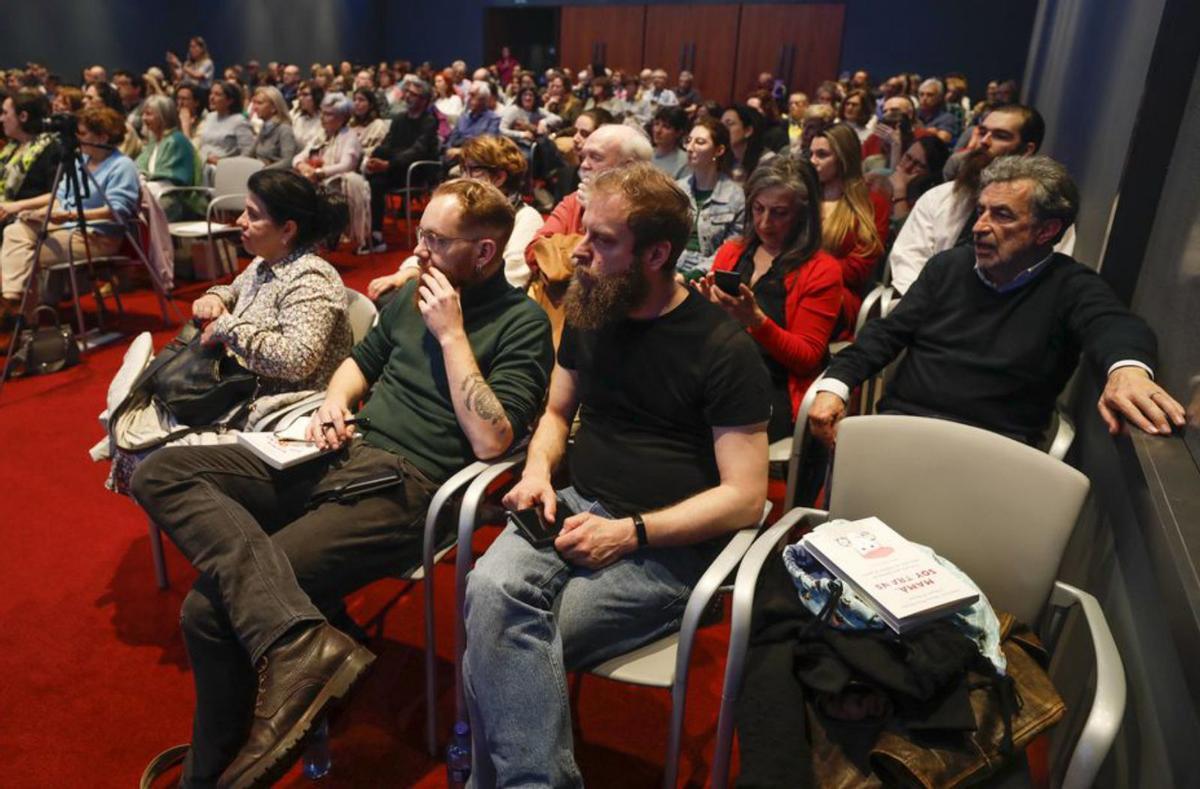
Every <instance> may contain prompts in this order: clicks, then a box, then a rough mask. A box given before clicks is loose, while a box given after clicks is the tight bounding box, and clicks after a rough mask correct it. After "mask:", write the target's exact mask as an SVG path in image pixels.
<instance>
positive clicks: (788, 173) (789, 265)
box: [742, 153, 821, 271]
mask: <svg viewBox="0 0 1200 789" xmlns="http://www.w3.org/2000/svg"><path fill="white" fill-rule="evenodd" d="M742 189H743V191H744V192H745V194H746V219H745V225H744V226H743V232H742V237H743V238H745V239H747V240H749V241H758V231H757V230H756V229H755V227H754V201H755V200H756V199H757V198H758V196H759V195H761V194H762V193H763V192H766V191H767V190H769V189H783V190H785V191H787V192H790V193H791V195H792V201H793V205H794V207H795V209H796V220H795V221H796V226H795V227H794V228H793V229H792V231H791V233H790V234H789V237H788V238H787V240H786V241H785V242H784V247H785V249H784V252H783V254H782V255H780V261H779V262H780V265H781V266H782V267H783V269H784V271H791V270H792V269H794V268H796V267H797V266H799V265H801V264H802V263H804V262H805V261H806V260H808V259H809V258H811V257H812V256H813V255H814V254H815V253H816V251H817V250H818V249H820V248H821V185H820V181H818V180H817V172H816V170H814V169H813V166H812V164H810V163H809V162H808V160H807V159H805V158H804V157H803V156H798V155H796V154H793V153H787V154H783V155H779V156H774V157H772V158H770V159H768V160H766V161H764V162H761V163H760V164H759V165H758V167H755V168H754V171H753V172H752V173H750V176H749V177H748V178H747V179H746V182H745V183H744V184H743V185H742Z"/></svg>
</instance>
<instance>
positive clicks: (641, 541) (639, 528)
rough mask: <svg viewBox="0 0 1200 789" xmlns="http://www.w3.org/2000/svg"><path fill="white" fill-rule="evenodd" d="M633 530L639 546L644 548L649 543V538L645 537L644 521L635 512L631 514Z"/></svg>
mask: <svg viewBox="0 0 1200 789" xmlns="http://www.w3.org/2000/svg"><path fill="white" fill-rule="evenodd" d="M633 530H634V531H636V532H637V542H638V547H639V548H645V547H646V546H647V545H649V544H650V540H648V539H647V538H646V521H645V520H643V519H642V516H641V515H639V514H637V513H636V512H635V513H634V514H633Z"/></svg>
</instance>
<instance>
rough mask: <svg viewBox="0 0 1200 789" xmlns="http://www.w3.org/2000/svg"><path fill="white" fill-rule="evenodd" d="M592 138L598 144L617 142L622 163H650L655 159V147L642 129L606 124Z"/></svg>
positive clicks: (618, 124)
mask: <svg viewBox="0 0 1200 789" xmlns="http://www.w3.org/2000/svg"><path fill="white" fill-rule="evenodd" d="M597 135H599V137H597ZM591 137H596V141H597V142H609V141H611V142H615V143H616V144H617V146H618V149H619V150H620V151H621V160H622V163H626V164H627V163H629V162H648V161H650V160H651V159H653V158H654V146H653V145H651V144H650V138H649V137H647V136H646V132H645V131H643V130H642V129H641V128H640V127H637V126H626V125H624V124H620V123H606V124H605V125H603V126H601V127H600V128H599V129H596V131H594V132H592V134H591ZM589 139H591V138H589Z"/></svg>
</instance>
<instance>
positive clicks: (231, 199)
mask: <svg viewBox="0 0 1200 789" xmlns="http://www.w3.org/2000/svg"><path fill="white" fill-rule="evenodd" d="M245 200H246V193H245V192H239V193H237V194H227V195H221V196H220V197H214V198H213V199H212V202H210V203H209V204H208V214H207V217H206V218H207V219H208V224H209V225H210V226H211V225H212V215H213V212H214V211H220V210H221V206H223V205H225V204H226V203H230V204H232V205H233V206H234V207H235V208H236V207H240V206H242V205H244V204H245ZM238 201H241V202H238Z"/></svg>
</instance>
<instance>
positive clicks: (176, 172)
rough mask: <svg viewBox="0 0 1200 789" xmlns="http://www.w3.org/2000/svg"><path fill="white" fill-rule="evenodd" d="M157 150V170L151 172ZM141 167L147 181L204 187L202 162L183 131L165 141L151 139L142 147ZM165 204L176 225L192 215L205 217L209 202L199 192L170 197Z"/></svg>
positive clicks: (164, 199)
mask: <svg viewBox="0 0 1200 789" xmlns="http://www.w3.org/2000/svg"><path fill="white" fill-rule="evenodd" d="M156 150H157V151H158V156H157V157H156V158H155V161H154V169H153V170H151V168H150V159H151V157H152V156H154V152H155V151H156ZM137 166H138V171H139V172H141V174H142V175H144V176H145V177H146V180H147V181H167V182H169V183H171V184H172V185H174V186H199V185H200V158H199V157H198V156H197V155H196V149H195V148H194V147H192V143H191V142H190V141H189V140H188V138H187V137H186V136H184V134H183V132H181V131H180V130H179V129H172V130H171V131H170V132H168V133H167V134H165V135H164V136H163V138H162V139H161V140H155V139H153V138H151V139H149V140H148V141H147V142H146V143H145V145H143V146H142V152H141V153H140V154H139V155H138V158H137ZM162 203H163V210H164V211H165V212H166V213H167V216H168V218H170V219H171V220H173V221H174V220H177V219H181V218H183V217H184V216H185V215H186V214H189V213H191V214H203V213H204V206H205V202H204V198H203V195H201V194H200V193H199V192H190V193H185V194H184V195H170V194H168V195H166V196H165V197H164V198H163V201H162Z"/></svg>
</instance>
